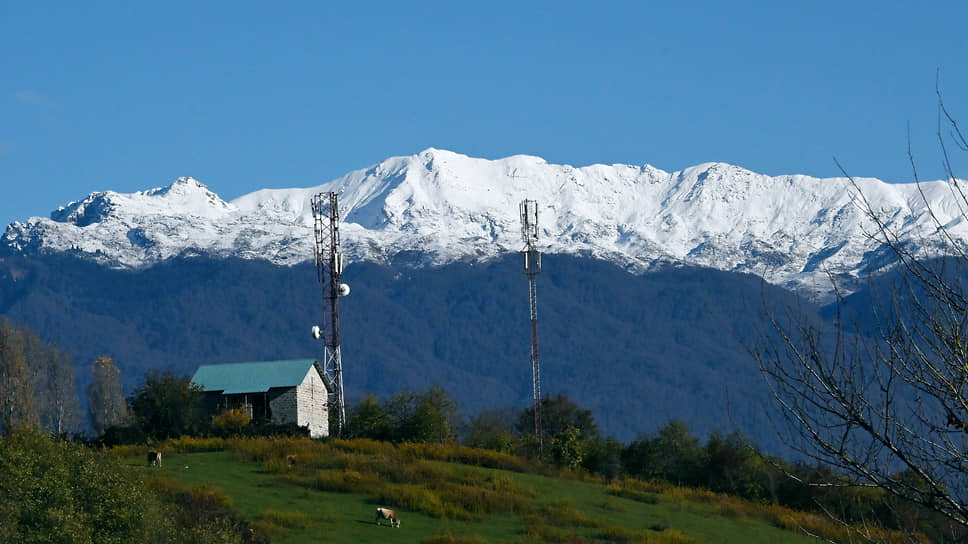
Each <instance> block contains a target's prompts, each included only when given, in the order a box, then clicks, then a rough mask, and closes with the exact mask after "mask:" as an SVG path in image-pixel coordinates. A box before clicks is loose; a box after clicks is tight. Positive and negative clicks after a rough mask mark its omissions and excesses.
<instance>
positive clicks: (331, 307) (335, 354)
mask: <svg viewBox="0 0 968 544" xmlns="http://www.w3.org/2000/svg"><path fill="white" fill-rule="evenodd" d="M312 208H313V222H314V229H313V230H314V231H315V235H316V272H317V275H318V276H319V282H320V284H322V286H323V322H322V325H317V326H314V327H313V337H315V338H316V339H320V338H321V339H323V341H324V342H325V347H324V348H323V374H324V377H325V379H326V381H327V382H329V384H328V385H329V386H330V390H331V391H333V396H332V397H331V398H330V415H331V417H333V416H335V418H336V421H335V424H336V425H335V427H336V429H335V430H336V436H342V434H343V428H344V427H345V425H346V403H345V399H344V398H343V360H342V356H341V354H340V347H339V298H340V297H342V296H346V295H348V294H349V293H350V288H349V286H348V285H346V284H345V283H340V277H341V276H342V275H343V255H342V254H341V253H340V252H339V205H338V202H337V197H336V193H319V194H317V195H316V196H314V197H313V199H312Z"/></svg>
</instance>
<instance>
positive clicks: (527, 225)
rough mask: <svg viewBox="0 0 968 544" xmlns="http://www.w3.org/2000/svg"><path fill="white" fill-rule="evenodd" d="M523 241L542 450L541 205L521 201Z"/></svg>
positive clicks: (536, 420)
mask: <svg viewBox="0 0 968 544" xmlns="http://www.w3.org/2000/svg"><path fill="white" fill-rule="evenodd" d="M521 239H522V240H524V251H522V253H523V254H524V274H525V275H526V276H527V277H528V294H529V299H530V302H531V378H532V384H533V389H534V395H533V401H534V436H535V438H537V440H538V448H539V449H541V448H542V447H543V439H542V436H541V364H540V363H539V361H538V290H537V286H536V277H537V275H538V274H539V273H540V272H541V252H539V251H538V248H537V247H536V244H537V242H538V203H537V202H536V201H534V200H522V201H521Z"/></svg>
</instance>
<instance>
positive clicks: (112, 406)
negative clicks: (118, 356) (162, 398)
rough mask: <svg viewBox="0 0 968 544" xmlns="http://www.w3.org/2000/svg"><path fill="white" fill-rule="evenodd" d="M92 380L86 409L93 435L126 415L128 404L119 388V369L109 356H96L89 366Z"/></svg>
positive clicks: (100, 433)
mask: <svg viewBox="0 0 968 544" xmlns="http://www.w3.org/2000/svg"><path fill="white" fill-rule="evenodd" d="M91 375H92V378H93V382H92V383H91V385H90V386H89V387H88V390H87V411H88V415H89V416H90V417H91V428H92V429H93V430H94V434H95V436H101V435H103V434H104V431H105V430H107V429H108V427H110V426H112V425H116V424H118V423H122V422H123V421H125V420H126V419H127V417H128V406H127V403H126V401H125V399H124V392H123V391H122V389H121V370H120V369H119V368H118V367H117V366H115V364H114V363H113V362H111V358H110V357H98V358H96V359H95V360H94V365H93V366H92V367H91Z"/></svg>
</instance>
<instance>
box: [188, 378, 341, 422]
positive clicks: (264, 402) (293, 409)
mask: <svg viewBox="0 0 968 544" xmlns="http://www.w3.org/2000/svg"><path fill="white" fill-rule="evenodd" d="M192 382H194V383H196V384H198V385H200V386H201V387H202V390H203V391H205V405H206V407H207V408H208V410H209V411H211V412H212V413H218V412H220V411H222V410H226V409H234V408H243V409H244V410H245V411H246V412H248V413H249V416H250V417H251V418H252V419H254V420H263V421H270V422H272V423H276V424H284V423H296V424H297V425H299V426H302V427H309V436H311V437H313V438H323V437H326V436H329V395H330V393H331V391H330V390H329V387H328V385H327V384H326V380H325V379H324V378H323V369H322V367H320V365H319V362H317V361H315V360H313V359H294V360H288V361H261V362H249V363H225V364H218V365H202V366H200V367H198V370H197V371H196V372H195V375H194V376H192Z"/></svg>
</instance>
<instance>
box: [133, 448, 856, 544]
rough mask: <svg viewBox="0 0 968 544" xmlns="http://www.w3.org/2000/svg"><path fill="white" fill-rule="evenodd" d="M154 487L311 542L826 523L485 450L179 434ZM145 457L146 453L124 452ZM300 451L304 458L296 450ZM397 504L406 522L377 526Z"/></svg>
mask: <svg viewBox="0 0 968 544" xmlns="http://www.w3.org/2000/svg"><path fill="white" fill-rule="evenodd" d="M162 450H163V451H164V452H165V459H164V467H163V468H161V469H157V468H147V467H145V468H144V469H143V470H145V471H149V470H150V471H156V472H155V476H156V483H155V485H161V486H164V485H166V484H165V482H166V481H167V482H170V485H172V486H176V485H191V486H214V488H215V489H216V490H217V492H219V493H222V494H224V495H226V496H227V497H228V498H229V499H230V502H231V505H232V508H233V509H234V510H235V511H236V512H237V513H238V514H239V515H240V516H241V517H243V518H244V519H246V520H248V521H250V522H251V527H253V529H254V530H255V531H256V532H257V533H258V534H262V535H266V536H269V537H271V538H272V541H273V542H279V543H302V542H320V541H326V542H363V543H365V542H386V541H388V540H390V541H393V542H425V543H431V544H434V543H447V542H467V543H476V542H646V543H690V542H696V543H702V542H710V543H711V542H737V543H740V542H742V543H756V542H764V543H767V542H769V543H774V542H813V541H815V540H814V539H812V538H808V537H807V536H804V535H803V530H809V531H810V532H814V533H823V534H825V535H827V536H828V537H839V536H843V533H842V532H841V531H842V530H843V529H842V528H840V527H837V526H835V525H833V524H831V523H829V522H828V521H827V520H826V519H824V518H822V517H820V516H817V515H813V514H804V513H798V512H794V511H791V510H788V509H784V508H780V507H776V506H769V505H757V504H752V503H748V502H745V501H741V500H738V499H735V498H731V497H728V496H725V495H718V494H714V493H710V492H706V491H702V490H694V489H687V488H676V487H672V486H669V485H663V484H655V483H645V482H639V481H635V480H620V481H616V482H612V483H611V484H606V483H604V482H602V481H600V480H598V479H596V478H593V477H589V476H582V475H577V474H572V473H561V472H558V471H556V469H553V468H550V467H547V466H544V465H538V464H533V463H531V462H529V461H526V460H524V459H521V458H517V457H513V456H509V455H505V454H501V453H497V452H493V451H487V450H476V449H470V448H463V447H456V446H440V445H428V444H400V445H392V444H389V443H383V442H375V441H370V440H353V441H342V440H331V441H328V442H313V441H310V440H308V439H275V440H267V439H230V440H222V439H180V440H174V441H169V442H167V443H165V444H164V445H163V446H162ZM114 451H115V453H116V454H117V455H119V456H120V457H122V458H123V460H124V462H125V463H128V464H132V465H138V464H144V448H136V447H121V448H117V449H115V450H114ZM291 454H294V455H296V456H297V458H298V462H297V464H296V465H295V466H292V467H289V466H287V464H286V462H285V458H286V456H287V455H291ZM377 506H385V507H390V508H394V509H395V510H396V511H397V512H398V514H399V515H400V518H401V522H402V523H401V528H399V529H395V528H390V527H387V526H386V525H384V526H377V525H376V524H375V523H374V514H375V508H376V507H377Z"/></svg>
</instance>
